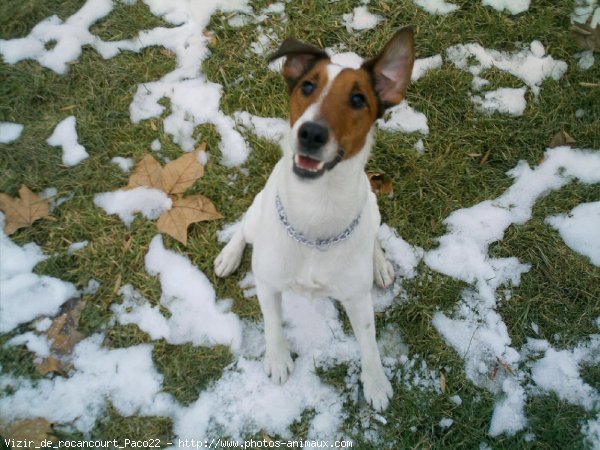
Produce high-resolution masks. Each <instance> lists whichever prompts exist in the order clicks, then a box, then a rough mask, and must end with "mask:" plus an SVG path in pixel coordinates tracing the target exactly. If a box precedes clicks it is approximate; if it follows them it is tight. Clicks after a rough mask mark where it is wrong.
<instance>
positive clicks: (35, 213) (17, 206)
mask: <svg viewBox="0 0 600 450" xmlns="http://www.w3.org/2000/svg"><path fill="white" fill-rule="evenodd" d="M19 197H20V198H12V197H9V196H8V195H6V194H3V193H0V209H1V210H2V211H4V213H5V214H6V219H5V223H4V232H5V233H6V234H7V235H11V234H13V233H14V232H15V231H17V230H18V229H19V228H23V227H28V226H31V225H32V224H33V222H35V221H36V220H38V219H41V218H43V217H47V216H49V215H50V202H49V201H48V200H47V199H44V198H41V197H39V196H38V195H37V194H35V193H33V192H32V191H31V190H30V189H29V188H28V187H27V186H25V185H23V186H21V189H19Z"/></svg>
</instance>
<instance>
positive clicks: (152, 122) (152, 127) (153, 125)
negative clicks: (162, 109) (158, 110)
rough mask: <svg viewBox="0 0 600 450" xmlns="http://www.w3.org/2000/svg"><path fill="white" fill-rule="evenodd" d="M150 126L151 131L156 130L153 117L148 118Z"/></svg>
mask: <svg viewBox="0 0 600 450" xmlns="http://www.w3.org/2000/svg"><path fill="white" fill-rule="evenodd" d="M150 128H151V129H152V131H156V130H158V127H157V126H156V122H155V121H154V119H152V120H150Z"/></svg>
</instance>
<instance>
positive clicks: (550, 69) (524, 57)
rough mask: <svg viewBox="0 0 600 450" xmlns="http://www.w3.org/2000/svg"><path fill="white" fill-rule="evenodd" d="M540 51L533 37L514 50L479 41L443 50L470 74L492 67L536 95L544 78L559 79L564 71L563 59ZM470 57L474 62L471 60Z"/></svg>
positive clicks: (477, 74)
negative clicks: (525, 46)
mask: <svg viewBox="0 0 600 450" xmlns="http://www.w3.org/2000/svg"><path fill="white" fill-rule="evenodd" d="M544 54H545V50H544V47H543V45H542V44H541V43H540V42H539V41H533V42H532V43H531V44H530V45H529V48H524V49H523V50H521V51H519V52H515V53H508V52H500V51H497V50H488V49H486V48H484V47H482V46H481V45H480V44H458V45H455V46H453V47H450V48H449V49H448V50H447V51H446V55H447V57H448V59H449V60H450V61H452V63H453V64H454V65H455V66H456V67H458V68H459V69H462V70H466V71H468V72H470V73H471V74H472V75H473V76H474V77H480V75H481V74H482V73H483V71H484V70H487V69H491V68H492V67H495V68H497V69H498V70H502V71H504V72H508V73H510V74H511V75H514V76H515V77H517V78H519V79H520V80H521V81H523V83H525V84H526V85H527V86H528V87H529V88H530V89H531V91H532V92H533V94H534V96H535V97H536V98H537V96H538V95H539V93H540V89H541V85H542V83H543V82H544V80H546V79H553V80H559V79H561V78H562V76H563V75H564V74H565V72H566V71H567V63H565V62H564V61H561V60H555V59H554V58H552V56H550V55H546V56H544ZM473 61H476V62H475V63H474V64H473V63H472V62H473Z"/></svg>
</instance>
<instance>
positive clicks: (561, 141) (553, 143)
mask: <svg viewBox="0 0 600 450" xmlns="http://www.w3.org/2000/svg"><path fill="white" fill-rule="evenodd" d="M575 143H577V141H576V140H575V139H574V138H573V137H571V136H570V135H569V133H567V132H566V131H561V132H560V133H556V134H555V135H554V136H553V137H552V139H551V140H550V148H555V147H563V146H567V147H572V146H573V145H574V144H575Z"/></svg>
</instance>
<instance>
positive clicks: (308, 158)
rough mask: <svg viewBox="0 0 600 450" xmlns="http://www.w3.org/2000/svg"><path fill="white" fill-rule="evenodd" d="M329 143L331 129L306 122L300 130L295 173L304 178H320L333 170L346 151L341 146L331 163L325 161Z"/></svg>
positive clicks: (294, 167)
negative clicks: (323, 155) (324, 152)
mask: <svg viewBox="0 0 600 450" xmlns="http://www.w3.org/2000/svg"><path fill="white" fill-rule="evenodd" d="M328 141H329V129H328V128H327V127H325V126H323V125H321V124H319V123H317V122H306V123H304V124H302V126H301V127H300V128H299V129H298V152H297V153H296V154H295V155H294V162H293V169H294V173H295V174H296V175H298V176H300V177H302V178H318V177H320V176H321V175H323V174H324V173H325V172H326V171H328V170H331V169H333V168H334V167H335V166H336V165H337V164H338V163H339V162H340V161H341V160H342V159H344V154H345V151H344V149H343V148H342V147H341V146H340V147H338V151H337V153H336V155H335V157H334V158H333V159H332V160H331V161H323V159H322V154H323V148H324V147H325V144H327V142H328Z"/></svg>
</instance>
